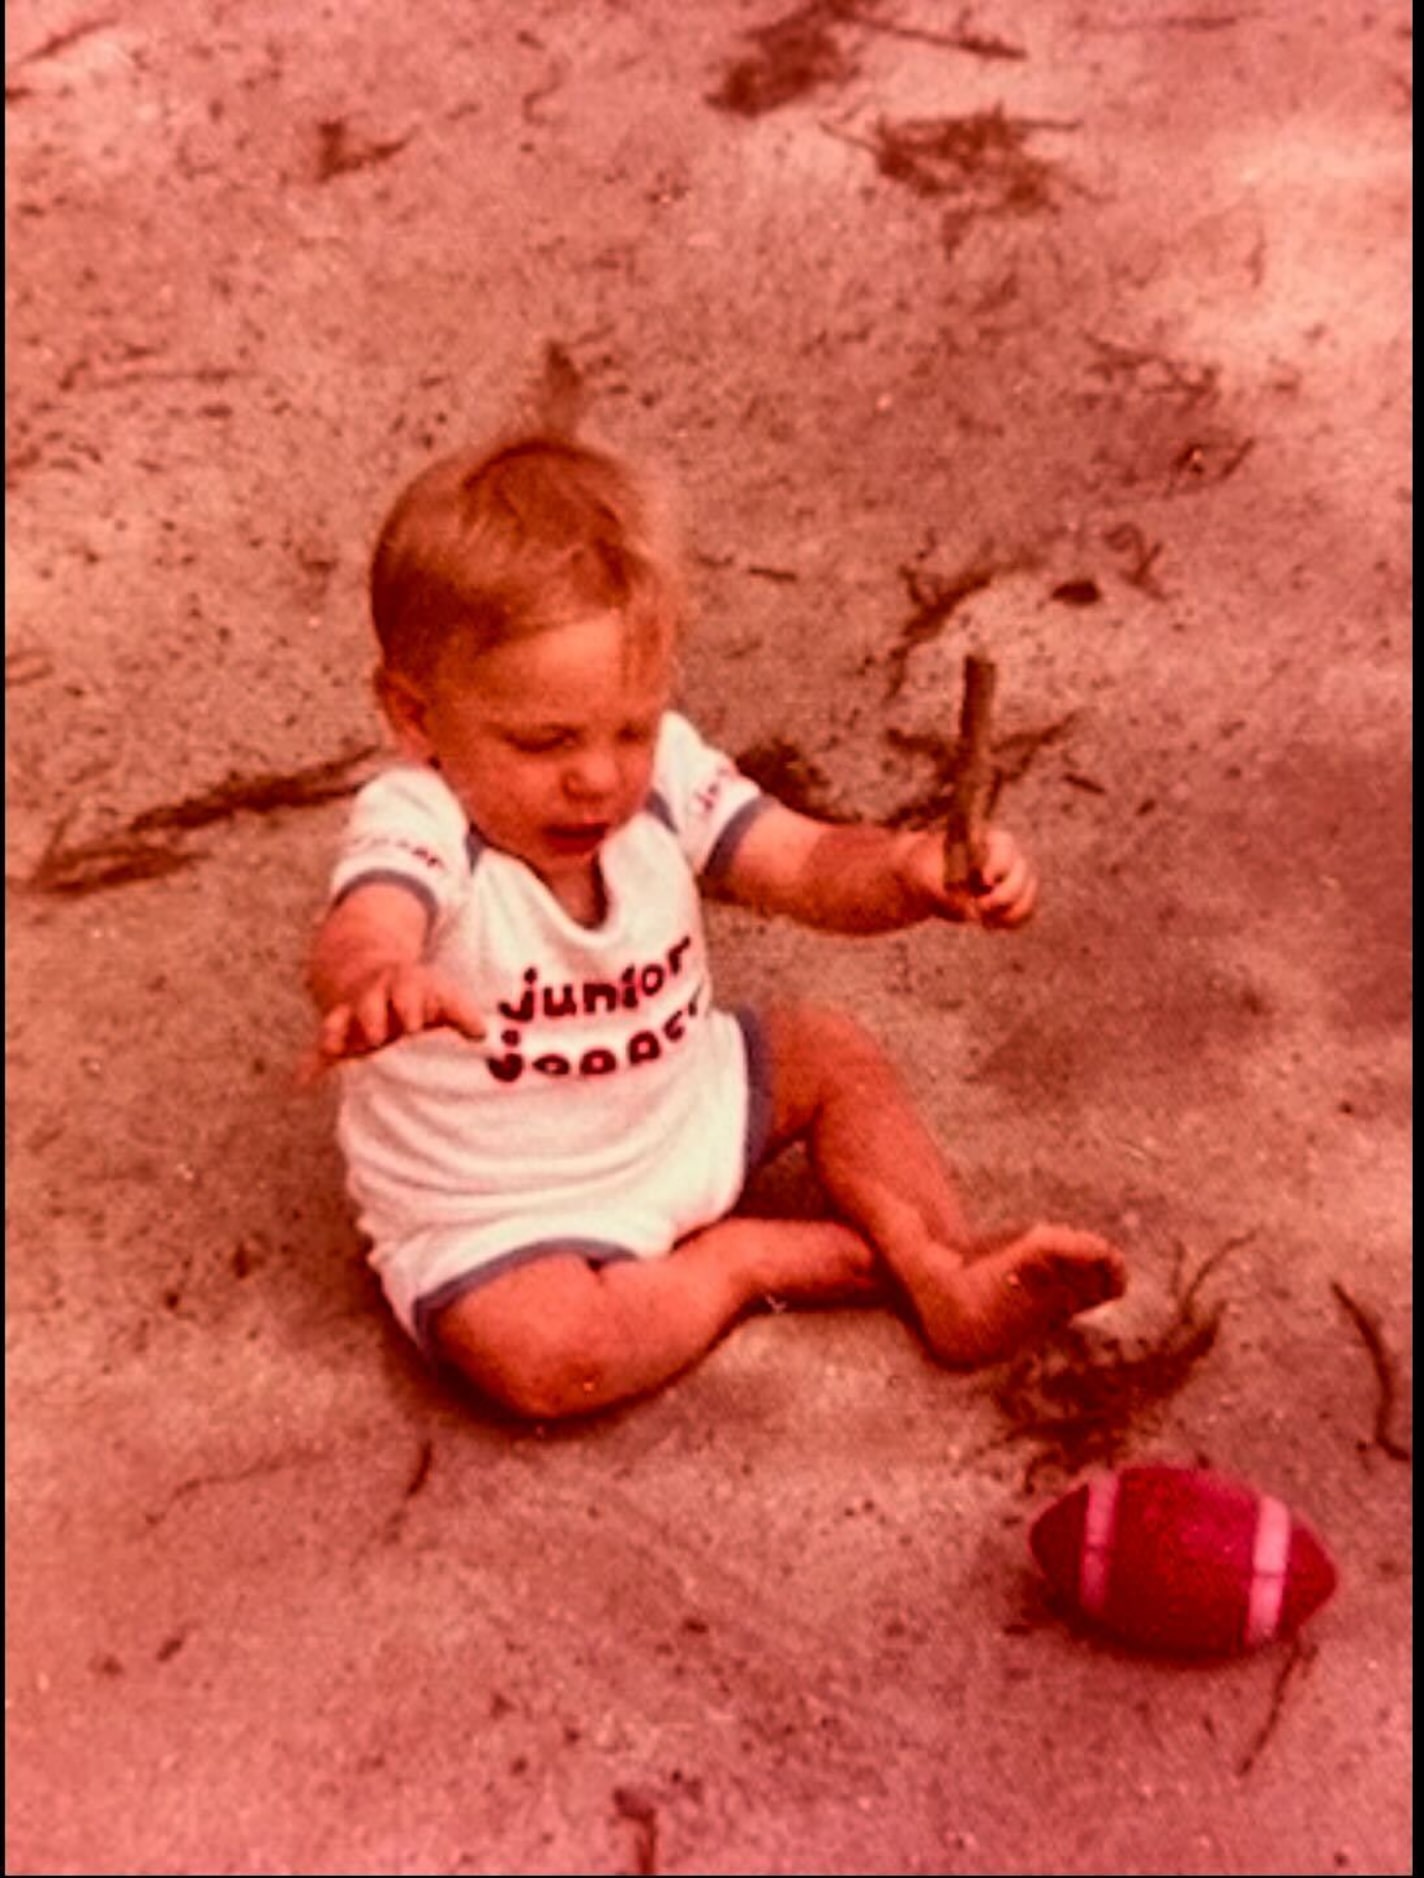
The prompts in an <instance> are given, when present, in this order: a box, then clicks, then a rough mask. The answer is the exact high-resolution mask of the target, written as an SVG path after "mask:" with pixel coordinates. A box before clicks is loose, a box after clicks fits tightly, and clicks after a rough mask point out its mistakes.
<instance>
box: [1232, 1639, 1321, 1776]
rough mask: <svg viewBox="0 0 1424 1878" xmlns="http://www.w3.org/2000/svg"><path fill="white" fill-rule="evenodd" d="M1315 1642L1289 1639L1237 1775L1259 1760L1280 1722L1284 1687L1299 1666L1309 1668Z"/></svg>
mask: <svg viewBox="0 0 1424 1878" xmlns="http://www.w3.org/2000/svg"><path fill="white" fill-rule="evenodd" d="M1318 1647H1319V1646H1318V1645H1316V1644H1313V1643H1307V1642H1306V1641H1305V1639H1304V1638H1303V1637H1296V1638H1294V1639H1293V1640H1292V1642H1291V1647H1290V1654H1289V1655H1288V1656H1287V1657H1286V1659H1285V1661H1284V1662H1283V1663H1282V1664H1281V1666H1280V1668H1279V1669H1278V1670H1277V1671H1276V1679H1275V1682H1274V1683H1273V1684H1272V1685H1271V1703H1270V1707H1269V1708H1268V1709H1267V1710H1266V1719H1265V1720H1264V1721H1263V1722H1262V1723H1261V1726H1260V1727H1259V1728H1258V1729H1257V1731H1256V1735H1255V1738H1254V1740H1253V1741H1252V1743H1251V1745H1250V1747H1248V1748H1247V1750H1246V1752H1245V1753H1244V1754H1243V1755H1242V1756H1241V1759H1240V1760H1239V1761H1238V1762H1237V1763H1236V1773H1237V1777H1238V1778H1240V1779H1245V1777H1246V1775H1247V1774H1249V1773H1250V1771H1251V1769H1252V1768H1253V1767H1254V1766H1255V1765H1256V1763H1257V1761H1258V1760H1260V1758H1261V1755H1262V1753H1263V1751H1264V1750H1265V1747H1266V1744H1267V1742H1269V1740H1270V1739H1271V1736H1272V1735H1273V1734H1274V1733H1275V1732H1276V1729H1277V1727H1278V1726H1279V1725H1280V1719H1281V1713H1282V1710H1283V1709H1284V1707H1285V1700H1286V1690H1287V1689H1288V1688H1289V1687H1290V1684H1291V1681H1292V1679H1293V1677H1294V1676H1295V1673H1296V1671H1297V1670H1298V1669H1300V1668H1302V1667H1309V1665H1310V1664H1311V1663H1313V1662H1314V1661H1315V1657H1316V1653H1317V1650H1318Z"/></svg>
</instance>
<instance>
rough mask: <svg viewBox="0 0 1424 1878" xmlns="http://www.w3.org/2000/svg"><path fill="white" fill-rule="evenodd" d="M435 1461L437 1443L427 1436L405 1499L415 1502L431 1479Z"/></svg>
mask: <svg viewBox="0 0 1424 1878" xmlns="http://www.w3.org/2000/svg"><path fill="white" fill-rule="evenodd" d="M434 1461H435V1443H434V1442H433V1441H432V1440H431V1439H430V1436H429V1435H427V1436H426V1437H425V1439H424V1440H423V1441H422V1442H421V1444H420V1452H419V1454H417V1455H416V1457H415V1469H414V1471H413V1472H412V1474H411V1477H410V1479H409V1480H408V1481H407V1482H406V1489H405V1497H406V1499H407V1500H413V1499H414V1498H415V1496H416V1494H417V1493H419V1492H420V1490H421V1488H422V1487H423V1486H424V1485H425V1483H426V1481H427V1480H429V1478H430V1469H431V1467H432V1466H433V1465H434Z"/></svg>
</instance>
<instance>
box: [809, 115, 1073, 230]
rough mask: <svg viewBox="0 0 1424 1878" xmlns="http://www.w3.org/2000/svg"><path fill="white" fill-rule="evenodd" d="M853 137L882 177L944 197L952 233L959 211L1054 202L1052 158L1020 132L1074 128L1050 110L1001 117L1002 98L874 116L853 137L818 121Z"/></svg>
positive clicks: (1044, 206) (1021, 209) (1042, 206)
mask: <svg viewBox="0 0 1424 1878" xmlns="http://www.w3.org/2000/svg"><path fill="white" fill-rule="evenodd" d="M823 128H824V129H826V130H827V131H829V132H830V134H831V135H833V136H837V137H840V138H842V139H843V140H844V141H845V142H847V143H855V144H860V145H861V146H862V148H864V149H867V150H869V151H870V152H871V154H872V155H873V156H874V158H875V167H876V169H877V170H879V172H880V174H881V175H882V176H884V177H886V178H887V179H888V180H889V181H890V182H894V183H900V184H902V185H903V186H904V187H905V188H906V189H909V190H910V191H911V192H912V193H913V194H915V195H917V196H924V197H928V198H932V199H934V200H937V201H944V202H947V203H948V205H949V207H950V209H951V211H952V216H951V220H952V221H953V223H954V226H953V227H952V228H949V229H947V231H946V233H947V235H953V236H955V237H956V238H957V235H958V233H959V232H962V231H961V229H960V226H959V223H960V220H962V218H963V217H964V216H965V215H1036V214H1042V213H1044V212H1046V211H1048V210H1051V209H1054V208H1056V206H1057V202H1056V196H1055V189H1056V184H1057V180H1058V176H1059V165H1057V164H1055V163H1052V162H1050V161H1049V160H1048V159H1047V158H1046V157H1040V156H1036V155H1034V154H1033V152H1031V151H1030V150H1029V148H1028V139H1029V137H1030V136H1031V135H1032V133H1033V132H1034V131H1036V130H1074V129H1076V128H1077V125H1076V123H1074V122H1072V121H1064V120H1059V119H1057V118H1033V117H1009V116H1007V115H1006V113H1005V111H1004V108H1003V106H1002V105H997V104H996V105H994V106H993V108H992V109H990V110H987V111H973V112H970V113H969V114H968V115H966V116H963V117H916V118H902V119H900V120H899V121H898V122H892V121H891V120H889V119H887V118H881V119H879V120H878V121H877V122H876V124H875V126H874V128H873V130H872V132H871V135H870V136H869V137H868V138H867V137H861V136H856V135H853V134H851V133H849V132H847V131H843V130H838V129H834V128H833V127H832V126H830V125H825V126H823Z"/></svg>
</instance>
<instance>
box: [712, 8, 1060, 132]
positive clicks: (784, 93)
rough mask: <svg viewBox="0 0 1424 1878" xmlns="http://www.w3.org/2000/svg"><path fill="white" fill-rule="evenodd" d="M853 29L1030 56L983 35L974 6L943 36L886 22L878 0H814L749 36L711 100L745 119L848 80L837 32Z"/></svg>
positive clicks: (849, 66)
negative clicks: (973, 17)
mask: <svg viewBox="0 0 1424 1878" xmlns="http://www.w3.org/2000/svg"><path fill="white" fill-rule="evenodd" d="M847 26H849V27H860V28H862V29H864V30H865V31H868V32H872V33H883V34H885V35H887V36H888V37H890V38H893V39H908V40H912V41H914V42H915V43H917V44H919V45H926V46H942V47H944V48H945V50H946V51H950V52H967V53H970V54H971V55H972V56H973V57H975V58H980V59H1026V58H1027V57H1028V54H1027V52H1026V51H1025V50H1024V48H1023V47H1022V46H1017V45H1014V44H1012V43H1011V42H1010V41H1009V40H1007V39H999V38H997V37H995V36H994V35H993V34H991V33H981V32H977V31H976V30H975V29H974V28H973V26H971V25H970V23H969V17H968V9H967V8H965V9H962V10H961V12H960V15H959V21H958V24H957V25H956V27H955V28H954V30H953V31H952V32H948V33H938V32H932V31H930V30H929V29H928V28H926V27H922V26H904V25H901V24H900V22H899V21H897V20H887V19H882V18H881V17H880V15H879V13H878V12H876V11H875V9H874V6H873V5H872V4H871V0H861V3H860V4H857V0H807V4H805V5H803V6H799V7H797V8H796V9H795V10H794V11H793V12H791V13H787V14H785V15H783V16H782V18H780V19H777V20H773V21H771V23H770V24H769V25H766V26H756V27H753V28H752V29H751V30H750V31H749V32H747V33H746V34H745V35H744V36H745V38H747V39H748V40H750V41H751V44H752V46H753V47H754V48H755V50H754V51H752V52H750V53H749V54H747V55H746V56H745V57H744V58H740V59H736V60H734V61H733V62H732V63H731V64H730V65H728V66H727V68H726V70H725V72H724V73H723V75H722V82H721V84H720V85H719V86H718V87H717V89H716V90H715V91H713V92H709V93H708V96H707V102H708V103H709V104H713V105H716V106H717V108H718V109H719V110H723V111H731V112H734V113H735V114H736V115H737V116H739V117H762V116H764V115H765V114H766V113H767V112H768V111H775V110H778V109H779V108H780V107H781V106H782V105H783V104H791V103H794V102H795V100H796V99H798V98H804V97H806V96H807V95H808V94H809V93H810V92H813V91H816V90H818V89H820V88H821V87H822V86H825V85H833V84H841V83H844V81H845V80H846V79H848V78H851V77H853V76H854V75H855V71H856V66H855V62H854V60H853V59H852V58H851V57H850V56H849V55H848V54H847V52H846V51H845V49H844V48H843V46H842V44H841V41H840V39H839V37H838V36H837V33H836V28H837V27H847Z"/></svg>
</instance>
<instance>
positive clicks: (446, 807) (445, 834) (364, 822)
mask: <svg viewBox="0 0 1424 1878" xmlns="http://www.w3.org/2000/svg"><path fill="white" fill-rule="evenodd" d="M468 832H469V831H468V827H467V824H466V820H465V816H464V814H463V812H462V810H461V808H460V805H459V803H458V802H457V801H456V800H455V798H454V796H453V795H451V793H450V791H449V789H448V788H447V787H446V786H445V784H444V783H443V782H442V781H441V779H440V778H439V777H438V776H437V775H436V774H435V772H434V771H433V770H428V769H422V768H420V767H419V766H418V765H417V764H413V763H406V764H400V765H398V766H397V767H395V768H393V769H388V770H386V771H384V772H383V773H382V774H381V775H379V776H375V777H373V778H372V779H371V781H370V782H368V783H366V784H365V786H364V787H363V788H362V789H361V790H360V791H359V792H358V794H357V796H356V800H355V801H354V802H353V803H352V805H351V814H350V816H349V818H348V820H347V823H346V832H345V834H344V836H343V837H342V842H341V850H340V853H339V854H338V856H337V860H336V865H335V867H334V868H333V870H332V875H331V901H332V905H336V904H337V903H338V902H339V901H341V900H344V899H345V898H346V896H347V894H349V893H350V892H351V891H352V890H353V889H354V888H356V887H359V886H361V885H363V884H364V883H365V882H367V881H386V882H389V883H391V884H393V885H395V886H401V887H408V888H409V889H410V891H411V892H412V893H414V894H415V895H416V897H417V898H418V899H420V900H422V901H424V903H425V905H426V907H427V908H428V909H429V911H430V914H431V917H432V919H438V918H439V916H440V915H441V914H442V913H443V912H444V911H445V909H446V908H447V907H448V906H449V905H450V903H451V901H452V900H453V899H454V897H455V894H456V893H457V891H458V890H459V888H460V886H461V885H462V884H463V882H464V881H465V880H466V879H467V878H468V876H469V871H470V866H469V855H468V849H467V836H468Z"/></svg>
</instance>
